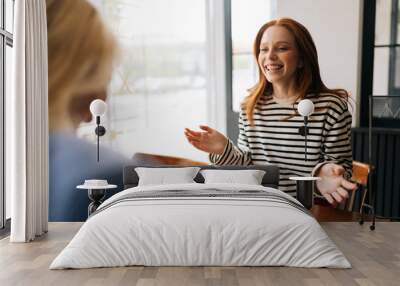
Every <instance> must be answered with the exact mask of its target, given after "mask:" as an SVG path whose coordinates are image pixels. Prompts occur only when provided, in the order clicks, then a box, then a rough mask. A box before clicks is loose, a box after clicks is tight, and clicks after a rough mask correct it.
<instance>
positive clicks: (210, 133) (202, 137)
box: [184, 125, 228, 155]
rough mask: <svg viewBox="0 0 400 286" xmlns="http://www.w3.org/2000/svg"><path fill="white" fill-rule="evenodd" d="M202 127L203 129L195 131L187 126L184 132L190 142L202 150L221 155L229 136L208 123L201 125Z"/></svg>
mask: <svg viewBox="0 0 400 286" xmlns="http://www.w3.org/2000/svg"><path fill="white" fill-rule="evenodd" d="M200 129H201V130H203V131H193V130H190V129H189V128H185V132H184V133H185V136H186V139H187V140H188V141H189V143H190V144H192V145H193V146H194V147H195V148H197V149H199V150H201V151H204V152H207V153H213V154H218V155H221V154H222V153H223V152H224V149H225V146H226V144H227V142H228V138H226V137H225V136H224V135H223V134H222V133H220V132H218V131H217V130H215V129H212V128H210V127H208V126H206V125H200Z"/></svg>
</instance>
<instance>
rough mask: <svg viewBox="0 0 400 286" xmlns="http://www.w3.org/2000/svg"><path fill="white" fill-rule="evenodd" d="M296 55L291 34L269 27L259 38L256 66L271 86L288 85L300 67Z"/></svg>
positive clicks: (276, 27) (277, 27)
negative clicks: (258, 66) (257, 65)
mask: <svg viewBox="0 0 400 286" xmlns="http://www.w3.org/2000/svg"><path fill="white" fill-rule="evenodd" d="M298 54H299V53H298V49H297V46H296V42H295V39H294V36H293V35H292V33H291V32H290V31H289V30H287V29H286V28H284V27H282V26H271V27H269V28H268V29H267V30H265V32H264V34H263V36H262V38H261V41H260V54H259V55H258V64H259V65H260V68H261V70H262V72H263V74H264V75H265V77H266V78H267V80H268V81H269V82H271V83H272V85H274V84H285V85H290V84H292V83H293V81H294V79H295V73H296V70H297V69H298V68H300V67H301V63H300V62H299V55H298Z"/></svg>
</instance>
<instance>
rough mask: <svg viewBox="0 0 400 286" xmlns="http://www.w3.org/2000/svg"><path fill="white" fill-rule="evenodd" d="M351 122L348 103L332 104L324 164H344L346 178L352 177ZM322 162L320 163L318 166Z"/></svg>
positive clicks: (324, 141)
mask: <svg viewBox="0 0 400 286" xmlns="http://www.w3.org/2000/svg"><path fill="white" fill-rule="evenodd" d="M351 122H352V116H351V114H350V112H349V110H348V108H347V104H344V103H343V104H341V106H340V108H339V106H332V108H331V109H329V110H328V116H327V120H326V124H325V128H324V129H325V130H324V133H325V136H324V140H323V142H322V150H323V153H322V157H321V162H322V164H324V163H327V162H332V163H336V164H339V165H341V166H343V168H344V169H345V177H346V178H350V177H351V167H352V147H351ZM322 164H321V163H320V164H318V165H317V166H318V168H319V167H320V166H321V165H322Z"/></svg>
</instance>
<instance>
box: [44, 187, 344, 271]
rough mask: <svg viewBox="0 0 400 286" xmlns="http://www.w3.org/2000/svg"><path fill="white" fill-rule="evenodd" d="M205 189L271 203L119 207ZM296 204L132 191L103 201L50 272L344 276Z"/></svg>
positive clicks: (337, 257)
mask: <svg viewBox="0 0 400 286" xmlns="http://www.w3.org/2000/svg"><path fill="white" fill-rule="evenodd" d="M209 189H215V190H217V191H230V192H232V191H235V192H239V191H241V193H246V192H248V193H249V194H251V191H264V192H267V195H268V196H272V199H268V200H266V199H263V198H254V197H251V196H249V198H246V197H243V196H241V197H235V196H228V197H204V196H203V197H190V196H182V197H179V195H178V196H175V197H171V198H168V197H167V198H165V197H161V198H140V199H133V200H129V199H128V200H123V199H122V198H124V197H129V196H130V195H137V194H138V193H137V192H143V193H140V194H146V193H144V192H148V191H152V192H153V193H154V191H159V192H161V193H162V192H165V191H171V190H181V191H185V190H190V191H195V192H196V191H198V192H203V193H206V192H207V190H209ZM215 190H214V192H215ZM274 196H279V197H281V198H283V200H286V201H287V203H284V202H283V200H282V199H279V200H275V199H274ZM119 200H120V201H119ZM295 204H296V205H298V204H299V203H298V202H297V201H296V200H295V199H293V198H292V197H290V196H288V195H286V194H284V193H283V192H280V191H278V190H276V189H272V188H266V187H262V186H254V185H237V184H236V185H231V184H179V185H164V186H147V187H135V188H131V189H128V190H125V191H123V192H121V193H118V194H116V195H114V196H113V197H111V198H109V199H108V200H107V201H105V202H104V203H103V204H102V205H101V206H100V207H99V209H98V212H97V213H96V214H95V215H93V216H91V217H90V218H89V219H88V220H87V221H86V222H85V223H84V224H83V226H82V227H81V229H80V230H79V232H78V233H77V234H76V235H75V237H74V238H73V239H72V241H71V242H70V243H69V244H68V245H67V247H65V249H64V250H63V251H62V252H61V253H60V254H59V255H58V256H57V257H56V259H55V260H54V261H53V262H52V264H51V265H50V269H63V268H91V267H112V266H127V265H146V266H189V265H191V266H193V265H214V266H241V265H247V266H294V267H333V268H350V267H351V266H350V263H349V262H348V261H347V259H346V258H345V257H344V255H343V254H342V252H341V251H340V250H339V249H338V248H337V247H336V245H335V244H334V243H333V242H332V241H331V239H330V238H329V237H328V236H327V234H326V233H325V231H324V230H323V229H322V228H321V226H320V225H319V224H318V222H317V221H316V220H315V219H314V218H313V217H312V216H311V215H309V214H307V211H305V210H301V208H299V207H298V206H296V205H295Z"/></svg>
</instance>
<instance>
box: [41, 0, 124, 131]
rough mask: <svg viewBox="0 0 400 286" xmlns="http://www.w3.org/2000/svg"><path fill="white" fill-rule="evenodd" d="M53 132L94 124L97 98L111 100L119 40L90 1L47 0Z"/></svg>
mask: <svg viewBox="0 0 400 286" xmlns="http://www.w3.org/2000/svg"><path fill="white" fill-rule="evenodd" d="M46 2H47V29H48V61H49V116H50V118H49V121H50V129H51V130H52V131H54V130H60V129H75V128H76V127H77V126H78V125H79V123H80V122H82V121H90V120H91V115H90V112H89V105H90V102H91V101H92V100H93V99H96V98H100V99H103V100H104V99H105V98H106V90H107V85H108V83H109V81H110V78H111V71H112V66H113V59H114V55H115V52H116V44H115V40H114V38H113V37H112V35H111V34H110V32H109V31H108V30H107V29H106V27H105V25H104V23H103V21H102V19H101V17H100V15H99V13H98V11H97V10H96V9H95V8H94V7H93V6H92V5H91V4H90V3H88V2H87V1H86V0H73V1H71V0H47V1H46Z"/></svg>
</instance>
